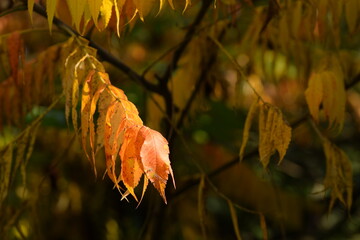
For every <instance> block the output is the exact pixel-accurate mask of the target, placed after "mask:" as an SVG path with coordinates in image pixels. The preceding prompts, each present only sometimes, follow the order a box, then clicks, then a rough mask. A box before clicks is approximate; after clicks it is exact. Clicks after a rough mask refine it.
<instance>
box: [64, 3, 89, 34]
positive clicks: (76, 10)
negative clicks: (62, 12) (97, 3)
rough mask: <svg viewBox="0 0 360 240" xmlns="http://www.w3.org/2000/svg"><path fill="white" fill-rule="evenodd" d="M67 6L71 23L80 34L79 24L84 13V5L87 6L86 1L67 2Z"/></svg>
mask: <svg viewBox="0 0 360 240" xmlns="http://www.w3.org/2000/svg"><path fill="white" fill-rule="evenodd" d="M67 4H68V6H69V10H70V14H71V20H72V23H73V24H75V28H76V30H77V31H78V32H80V22H81V19H82V17H83V14H84V11H85V5H86V4H89V3H88V2H87V0H76V1H73V0H67Z"/></svg>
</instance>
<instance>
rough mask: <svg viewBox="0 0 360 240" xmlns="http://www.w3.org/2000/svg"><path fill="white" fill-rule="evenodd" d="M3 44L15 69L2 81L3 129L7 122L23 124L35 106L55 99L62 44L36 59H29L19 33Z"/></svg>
mask: <svg viewBox="0 0 360 240" xmlns="http://www.w3.org/2000/svg"><path fill="white" fill-rule="evenodd" d="M2 47H3V48H4V52H5V53H7V54H6V55H7V58H6V59H8V64H9V65H10V67H9V68H8V69H10V70H11V72H10V76H9V77H8V78H7V79H6V80H4V81H2V82H1V83H0V130H1V129H2V128H3V126H4V124H8V125H16V126H20V125H21V124H23V120H24V117H25V115H26V114H27V113H28V112H29V111H30V110H31V109H32V108H33V106H35V105H39V104H42V103H44V102H48V101H50V100H51V98H52V96H53V95H54V93H55V87H54V74H55V73H56V72H57V71H56V69H57V67H58V65H59V63H60V62H59V61H58V59H59V58H58V55H59V50H60V45H54V46H52V47H50V48H48V49H46V50H45V51H43V52H42V53H41V54H39V55H38V56H37V57H36V59H34V60H32V61H29V62H28V61H25V56H24V45H23V40H22V39H21V36H20V33H18V32H14V33H12V34H10V35H8V36H7V39H6V41H4V44H2ZM4 63H5V64H6V61H4V62H3V64H4ZM4 68H6V66H4ZM40 93H41V94H40ZM3 122H4V123H3Z"/></svg>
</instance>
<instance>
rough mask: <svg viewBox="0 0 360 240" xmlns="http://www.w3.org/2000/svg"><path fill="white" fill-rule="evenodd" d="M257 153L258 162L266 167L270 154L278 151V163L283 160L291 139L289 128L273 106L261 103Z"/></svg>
mask: <svg viewBox="0 0 360 240" xmlns="http://www.w3.org/2000/svg"><path fill="white" fill-rule="evenodd" d="M259 135H260V136H259V138H260V139H259V154H260V162H261V163H262V164H263V166H264V168H266V167H267V165H268V164H269V161H270V157H271V155H273V154H274V153H275V151H277V152H278V153H279V164H280V163H281V161H282V160H283V158H284V156H285V154H286V150H287V148H288V146H289V144H290V141H291V128H290V126H289V125H288V124H287V123H286V122H285V121H284V118H283V115H282V113H281V111H280V109H278V108H277V107H275V106H272V105H270V104H262V105H261V107H260V116H259Z"/></svg>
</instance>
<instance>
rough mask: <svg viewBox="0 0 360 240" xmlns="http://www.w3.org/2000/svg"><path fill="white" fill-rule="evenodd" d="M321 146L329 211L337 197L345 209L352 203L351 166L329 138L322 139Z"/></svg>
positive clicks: (345, 156)
mask: <svg viewBox="0 0 360 240" xmlns="http://www.w3.org/2000/svg"><path fill="white" fill-rule="evenodd" d="M323 148H324V152H325V156H326V175H325V179H324V185H325V188H327V189H331V200H330V205H329V211H331V209H332V207H333V206H334V203H335V200H336V199H339V200H340V202H341V203H343V204H344V205H345V206H346V207H347V209H350V208H351V205H352V191H353V190H352V189H353V177H352V167H351V162H350V161H349V159H348V157H347V155H346V154H345V153H344V152H343V151H342V150H341V149H340V148H338V147H337V146H336V145H335V144H333V143H331V142H330V141H329V140H327V139H324V142H323Z"/></svg>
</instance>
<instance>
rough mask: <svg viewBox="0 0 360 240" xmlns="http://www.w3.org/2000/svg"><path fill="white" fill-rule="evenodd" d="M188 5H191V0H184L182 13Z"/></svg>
mask: <svg viewBox="0 0 360 240" xmlns="http://www.w3.org/2000/svg"><path fill="white" fill-rule="evenodd" d="M190 5H191V0H186V2H185V7H184V10H183V13H184V12H185V11H186V9H187V8H188V7H189V6H190Z"/></svg>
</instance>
